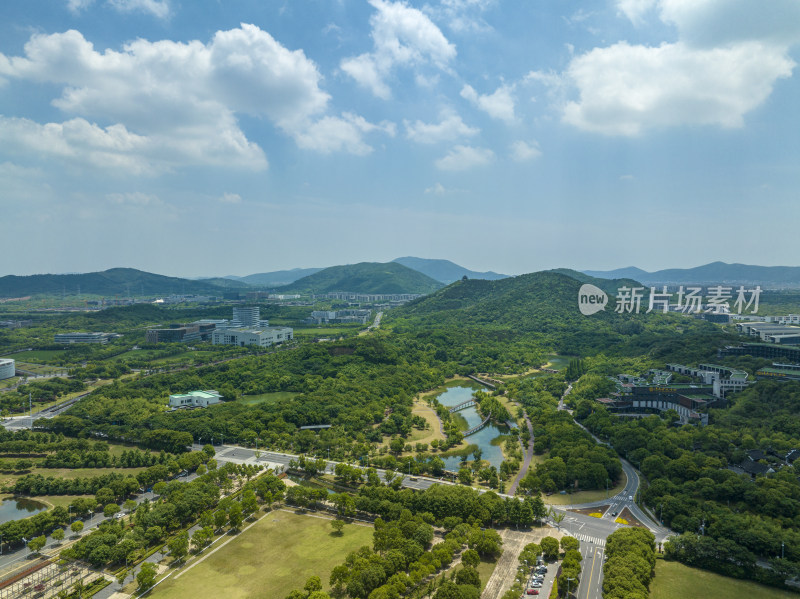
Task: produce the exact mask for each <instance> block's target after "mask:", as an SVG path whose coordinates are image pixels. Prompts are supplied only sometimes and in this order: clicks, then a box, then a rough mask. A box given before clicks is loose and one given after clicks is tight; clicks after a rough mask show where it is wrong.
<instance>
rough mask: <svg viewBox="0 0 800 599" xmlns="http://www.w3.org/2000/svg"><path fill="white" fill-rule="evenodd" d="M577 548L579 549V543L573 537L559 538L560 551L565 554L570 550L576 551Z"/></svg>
mask: <svg viewBox="0 0 800 599" xmlns="http://www.w3.org/2000/svg"><path fill="white" fill-rule="evenodd" d="M578 547H580V541H579V540H578V539H576V538H575V537H570V536H566V537H561V549H562V551H564V552H565V553H566V552H567V551H570V550H572V549H574V550H576V551H577V549H578Z"/></svg>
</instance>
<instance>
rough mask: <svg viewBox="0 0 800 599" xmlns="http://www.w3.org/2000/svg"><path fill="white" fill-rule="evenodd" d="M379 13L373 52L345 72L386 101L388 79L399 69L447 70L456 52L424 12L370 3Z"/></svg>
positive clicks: (349, 61)
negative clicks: (425, 68)
mask: <svg viewBox="0 0 800 599" xmlns="http://www.w3.org/2000/svg"><path fill="white" fill-rule="evenodd" d="M370 4H371V5H372V6H373V7H374V8H375V9H376V10H377V12H376V13H375V14H373V15H372V17H370V25H371V26H372V34H371V35H372V41H373V51H372V52H368V53H365V54H361V55H359V56H355V57H352V58H345V59H344V60H342V62H341V65H340V66H341V69H342V70H343V71H344V72H345V73H347V74H348V75H350V76H351V77H352V78H353V79H355V80H356V82H358V83H359V84H360V85H362V86H364V87H366V88H367V89H369V90H370V91H372V93H373V94H374V95H375V96H377V97H379V98H382V99H388V98H389V97H391V89H390V87H389V85H388V84H387V83H386V81H385V79H386V78H387V77H388V76H389V75H390V74H391V72H392V70H393V69H394V68H395V66H400V67H406V68H414V67H418V66H421V65H427V64H431V65H433V66H435V67H437V68H439V69H446V68H447V65H448V63H449V62H450V61H451V60H452V59H453V58H454V57H455V55H456V48H455V46H454V45H453V44H451V43H450V42H448V41H447V38H445V36H444V34H443V33H442V31H441V30H440V29H439V28H438V27H437V26H436V25H435V24H434V23H433V21H431V20H430V18H429V17H428V16H427V15H425V14H424V13H423V12H422V11H420V10H417V9H416V8H412V7H410V6H408V4H406V3H405V2H388V1H386V0H370Z"/></svg>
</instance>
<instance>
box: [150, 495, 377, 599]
mask: <svg viewBox="0 0 800 599" xmlns="http://www.w3.org/2000/svg"><path fill="white" fill-rule="evenodd" d="M332 530H333V529H332V528H331V525H330V520H329V519H327V518H326V517H318V516H315V515H298V514H294V513H292V512H285V511H282V510H277V511H275V512H272V513H270V514H267V515H266V516H264V517H263V518H262V519H261V520H259V521H258V522H257V523H256V524H255V525H254V526H252V527H251V528H249V529H248V530H246V531H244V532H242V533H240V534H239V535H238V536H237V537H232V538H233V540H232V541H231V542H230V543H228V544H227V545H225V546H224V547H222V548H221V549H219V550H217V551H216V552H215V553H209V554H208V555H209V556H208V557H207V558H206V559H205V560H203V561H201V562H199V563H197V565H196V566H192V564H191V563H190V564H189V565H188V566H186V567H184V568H183V572H184V573H182V574H181V573H180V572H179V574H181V575H180V576H179V577H177V578H176V575H173V576H171V577H170V578H169V579H167V580H166V581H165V582H163V583H162V584H160V585H159V586H158V587H156V590H155V591H154V592H153V593H151V594H150V597H153V598H154V599H197V598H198V597H224V598H225V599H245V598H246V597H247V598H259V597H260V598H263V599H273V598H278V599H282V598H283V597H286V596H287V595H288V594H289V593H290V592H291V591H292V590H293V589H296V588H299V589H302V587H303V585H304V584H305V582H306V580H307V579H308V578H309V577H310V576H314V575H316V576H319V577H320V579H321V580H322V586H323V589H326V590H327V589H329V588H330V587H329V585H328V576H329V575H330V572H331V570H332V569H333V568H334V566H338V565H339V564H340V563H342V562H343V561H344V558H345V556H346V555H347V554H348V553H349V552H350V551H353V550H355V549H358V548H359V547H362V546H363V545H370V546H371V545H372V527H371V526H362V525H359V524H348V525H347V526H345V527H344V534H342V535H341V536H338V535H336V534H332ZM224 542H225V541H224V540H223V541H219V542H218V544H219V543H224ZM212 551H213V549H212Z"/></svg>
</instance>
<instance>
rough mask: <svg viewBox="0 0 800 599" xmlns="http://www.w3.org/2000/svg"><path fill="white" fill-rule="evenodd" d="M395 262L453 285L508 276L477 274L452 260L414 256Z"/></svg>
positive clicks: (487, 273)
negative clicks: (464, 280) (460, 282)
mask: <svg viewBox="0 0 800 599" xmlns="http://www.w3.org/2000/svg"><path fill="white" fill-rule="evenodd" d="M393 262H397V263H398V264H402V265H403V266H408V267H409V268H413V269H414V270H417V271H419V272H421V273H422V274H425V275H428V276H429V277H431V278H432V279H435V280H437V281H441V282H442V283H444V284H448V283H452V282H453V281H457V280H459V279H461V278H463V277H467V278H468V279H490V280H494V279H505V278H506V277H507V276H508V275H502V274H500V273H496V272H493V271H491V270H490V271H487V272H477V271H474V270H469V269H468V268H464V267H463V266H459V265H458V264H456V263H454V262H451V261H450V260H433V259H429V258H414V257H413V256H406V257H405V258H396V259H395V260H393Z"/></svg>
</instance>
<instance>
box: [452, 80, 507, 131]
mask: <svg viewBox="0 0 800 599" xmlns="http://www.w3.org/2000/svg"><path fill="white" fill-rule="evenodd" d="M512 91H513V89H512V88H511V87H510V86H508V85H501V86H500V87H498V88H497V90H495V92H494V93H492V94H486V95H480V94H479V93H478V92H476V91H475V89H474V88H473V87H472V86H470V85H465V86H464V87H463V88H462V89H461V97H462V98H464V99H465V100H467V101H468V102H470V103H472V104H473V105H474V106H477V107H478V108H480V109H481V110H483V111H484V112H485V113H486V114H488V115H489V116H490V117H492V118H493V119H498V120H501V121H505V122H507V123H512V122H514V96H512V94H511V92H512Z"/></svg>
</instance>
